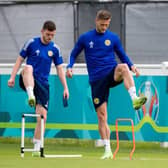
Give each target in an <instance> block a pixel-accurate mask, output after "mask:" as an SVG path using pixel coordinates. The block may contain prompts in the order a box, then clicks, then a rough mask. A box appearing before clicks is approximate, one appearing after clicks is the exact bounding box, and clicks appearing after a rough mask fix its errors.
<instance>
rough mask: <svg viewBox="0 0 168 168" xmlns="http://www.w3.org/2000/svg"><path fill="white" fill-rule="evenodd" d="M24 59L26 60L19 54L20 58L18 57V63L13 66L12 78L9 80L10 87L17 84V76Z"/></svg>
mask: <svg viewBox="0 0 168 168" xmlns="http://www.w3.org/2000/svg"><path fill="white" fill-rule="evenodd" d="M23 61H24V58H23V57H21V56H18V58H17V59H16V63H15V65H14V67H13V70H12V73H11V76H10V79H9V80H8V86H9V87H13V86H14V85H15V77H16V74H17V72H18V70H19V68H20V66H21V64H22V63H23Z"/></svg>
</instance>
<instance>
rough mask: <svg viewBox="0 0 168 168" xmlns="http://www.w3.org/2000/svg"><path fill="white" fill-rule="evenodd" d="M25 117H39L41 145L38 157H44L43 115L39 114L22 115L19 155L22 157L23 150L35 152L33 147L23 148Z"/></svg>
mask: <svg viewBox="0 0 168 168" xmlns="http://www.w3.org/2000/svg"><path fill="white" fill-rule="evenodd" d="M25 117H35V118H37V117H40V118H41V139H40V140H41V145H40V157H44V135H43V134H44V133H43V132H44V131H43V130H44V117H43V115H39V114H23V115H22V129H21V131H22V132H21V157H24V152H36V151H35V150H34V149H30V148H25V145H24V144H25V143H24V138H25Z"/></svg>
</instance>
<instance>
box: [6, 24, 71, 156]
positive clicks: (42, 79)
mask: <svg viewBox="0 0 168 168" xmlns="http://www.w3.org/2000/svg"><path fill="white" fill-rule="evenodd" d="M55 33H56V25H55V23H54V22H53V21H46V22H45V23H44V24H43V27H42V30H41V37H35V38H32V39H30V40H28V41H27V42H26V43H25V44H24V46H23V48H22V49H21V51H20V55H19V56H18V58H17V60H16V63H15V65H14V67H13V70H12V73H11V76H10V79H9V80H8V86H9V87H13V86H14V85H15V77H16V74H17V72H18V70H19V68H20V66H21V64H22V63H23V61H24V59H25V58H26V65H25V66H24V68H23V70H22V72H21V74H20V78H19V84H20V87H21V88H22V89H23V90H24V91H26V92H27V94H28V104H29V105H30V106H31V107H35V109H36V114H40V115H43V116H44V125H45V123H46V119H47V111H48V101H49V83H48V77H49V73H50V69H51V64H52V62H54V64H55V66H56V71H57V74H58V77H59V79H60V81H61V83H62V85H63V88H64V91H63V97H64V98H67V99H68V98H69V91H68V86H67V82H66V78H65V73H64V70H63V67H62V63H63V59H62V56H61V54H60V49H59V47H58V46H57V45H56V44H55V43H54V42H53V41H52V39H53V38H54V35H55ZM44 128H45V126H44ZM40 138H41V120H40V117H38V118H37V125H36V129H35V132H34V139H33V142H34V149H35V150H36V151H37V152H33V153H32V154H33V156H40V152H39V151H40V145H41V142H40Z"/></svg>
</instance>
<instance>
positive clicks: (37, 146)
mask: <svg viewBox="0 0 168 168" xmlns="http://www.w3.org/2000/svg"><path fill="white" fill-rule="evenodd" d="M33 143H34V150H35V151H40V146H41V140H39V139H33Z"/></svg>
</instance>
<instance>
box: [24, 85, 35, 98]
mask: <svg viewBox="0 0 168 168" xmlns="http://www.w3.org/2000/svg"><path fill="white" fill-rule="evenodd" d="M26 91H27V94H28V97H29V98H32V97H33V98H34V92H33V87H32V86H28V87H27V88H26Z"/></svg>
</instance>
